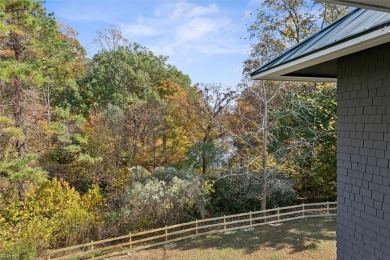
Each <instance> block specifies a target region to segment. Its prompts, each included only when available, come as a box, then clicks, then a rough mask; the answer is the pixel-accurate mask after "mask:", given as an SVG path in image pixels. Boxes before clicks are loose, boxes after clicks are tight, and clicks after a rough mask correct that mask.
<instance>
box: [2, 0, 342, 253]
mask: <svg viewBox="0 0 390 260" xmlns="http://www.w3.org/2000/svg"><path fill="white" fill-rule="evenodd" d="M311 8H313V7H312V6H310V4H309V1H304V0H299V1H297V0H265V1H259V10H258V14H257V19H256V22H255V23H254V24H252V25H251V26H250V27H249V28H248V33H249V35H250V37H251V41H253V42H255V44H253V45H252V49H251V56H250V57H248V60H246V61H244V69H243V80H242V82H241V83H240V84H238V85H237V86H234V87H232V88H231V89H228V88H227V87H226V86H221V85H219V84H192V83H191V79H190V78H189V76H188V75H186V74H185V73H183V72H181V71H180V70H179V69H178V68H176V67H175V66H173V65H171V64H169V60H168V57H166V56H161V55H156V54H155V53H153V52H152V51H150V50H149V49H148V48H147V47H144V46H141V45H139V44H137V43H135V42H130V41H128V40H127V39H125V38H124V37H123V36H122V34H121V32H120V31H118V30H116V29H113V28H109V29H107V30H104V31H101V32H99V33H98V34H97V36H96V41H95V43H96V44H97V46H98V47H99V51H98V52H97V53H96V54H95V55H94V56H93V57H92V58H88V57H87V56H86V52H85V50H84V48H83V46H81V45H80V43H79V42H78V40H77V33H76V32H75V31H74V30H73V29H72V28H69V27H67V26H66V25H63V24H60V23H58V22H56V20H55V18H54V15H52V14H47V13H46V11H45V9H44V4H43V3H42V1H33V0H0V17H1V22H0V253H4V254H12V255H15V254H18V255H19V256H20V257H21V258H22V259H29V258H34V257H35V256H36V255H37V254H39V252H42V251H43V250H45V249H48V248H57V247H64V246H69V245H73V244H77V243H83V242H88V241H91V240H98V239H103V238H107V237H112V236H117V235H121V234H127V233H128V232H130V231H132V230H143V229H148V228H155V227H160V226H165V225H171V224H175V223H180V222H184V221H190V220H194V219H201V218H204V217H211V216H219V215H224V214H232V213H240V212H246V211H250V210H252V211H254V210H258V209H260V208H263V209H264V208H265V207H268V208H272V207H276V206H287V205H292V204H295V203H298V202H299V203H300V202H302V201H303V202H306V201H308V202H311V201H326V200H334V199H335V196H336V131H335V127H336V91H335V86H334V85H329V84H323V83H304V84H301V83H299V84H298V83H293V82H253V81H251V80H249V78H248V73H249V72H250V71H252V70H253V69H254V68H256V67H257V66H259V65H261V64H263V63H264V62H266V61H268V60H270V59H271V58H274V57H275V56H277V55H278V54H280V53H281V52H282V51H284V50H286V49H288V48H289V47H291V46H292V45H294V44H296V43H298V42H300V41H301V40H302V39H304V38H305V37H307V36H308V35H310V34H312V33H314V32H315V31H316V30H318V29H319V28H320V27H322V26H325V25H326V24H329V23H330V22H332V21H334V20H335V19H336V18H337V17H339V16H340V15H343V14H345V12H346V11H347V10H345V9H344V8H342V7H337V6H333V5H329V4H323V5H319V4H318V5H316V8H317V9H318V10H319V11H318V12H316V14H312V13H311V12H310V10H311ZM232 84H236V83H232Z"/></svg>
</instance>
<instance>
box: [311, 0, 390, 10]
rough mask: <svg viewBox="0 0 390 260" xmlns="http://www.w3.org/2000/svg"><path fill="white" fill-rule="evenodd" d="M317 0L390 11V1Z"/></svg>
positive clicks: (316, 0) (317, 0)
mask: <svg viewBox="0 0 390 260" xmlns="http://www.w3.org/2000/svg"><path fill="white" fill-rule="evenodd" d="M314 1H315V2H317V3H318V2H325V3H330V4H336V5H346V6H354V7H358V8H362V9H371V10H376V11H382V12H390V2H383V3H382V4H373V3H372V2H371V1H370V0H368V1H367V0H314Z"/></svg>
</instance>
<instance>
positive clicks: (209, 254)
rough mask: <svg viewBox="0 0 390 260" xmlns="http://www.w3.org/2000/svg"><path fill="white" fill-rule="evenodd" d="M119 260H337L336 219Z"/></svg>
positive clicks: (207, 239)
mask: <svg viewBox="0 0 390 260" xmlns="http://www.w3.org/2000/svg"><path fill="white" fill-rule="evenodd" d="M120 259H137V260H141V259H207V260H208V259H271V260H277V259H311V260H317V259H336V221H335V218H311V219H305V220H298V221H292V222H285V223H283V224H280V225H275V226H270V225H267V226H262V227H258V228H255V229H252V230H238V231H231V232H227V233H225V234H224V233H220V234H214V235H209V236H200V237H197V238H194V239H189V240H186V241H181V242H178V243H174V244H168V245H166V246H165V247H162V248H152V249H148V250H143V251H139V252H136V253H134V254H132V255H128V256H126V257H121V258H120Z"/></svg>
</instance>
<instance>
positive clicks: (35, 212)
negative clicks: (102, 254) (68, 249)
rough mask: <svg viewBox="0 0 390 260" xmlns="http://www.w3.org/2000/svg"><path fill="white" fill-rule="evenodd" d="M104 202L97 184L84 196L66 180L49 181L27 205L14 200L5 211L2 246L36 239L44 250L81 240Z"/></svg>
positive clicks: (29, 195)
mask: <svg viewBox="0 0 390 260" xmlns="http://www.w3.org/2000/svg"><path fill="white" fill-rule="evenodd" d="M102 203H103V200H102V196H101V195H100V191H99V188H98V187H97V186H96V185H94V186H93V187H92V189H91V190H89V191H88V192H87V193H86V194H85V195H84V196H81V195H80V194H79V193H78V192H77V191H76V190H75V189H74V188H71V187H70V186H69V184H68V183H66V182H64V181H62V180H57V179H53V180H51V181H46V182H45V183H44V184H43V185H41V186H40V187H39V188H37V189H36V190H32V191H30V192H28V193H27V194H26V199H25V201H24V202H20V201H18V200H17V199H16V198H14V199H10V201H9V203H8V204H7V206H5V207H4V208H2V212H1V214H2V215H0V230H1V232H0V247H2V246H6V245H7V244H10V243H13V242H16V241H18V240H20V239H21V238H33V239H34V240H36V241H37V242H38V244H39V247H40V248H48V247H58V246H64V245H68V244H69V243H75V242H77V241H81V238H82V237H83V236H85V235H86V234H87V233H88V232H89V230H90V229H91V227H92V225H93V224H94V220H95V216H96V215H97V214H98V212H97V211H98V208H99V207H100V206H101V205H102ZM96 219H97V218H96Z"/></svg>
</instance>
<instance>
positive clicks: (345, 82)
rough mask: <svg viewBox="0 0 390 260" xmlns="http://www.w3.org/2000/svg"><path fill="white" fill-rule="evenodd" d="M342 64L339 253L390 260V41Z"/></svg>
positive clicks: (340, 61)
mask: <svg viewBox="0 0 390 260" xmlns="http://www.w3.org/2000/svg"><path fill="white" fill-rule="evenodd" d="M337 67H338V69H337V70H338V71H337V75H338V85H337V88H338V90H337V93H338V94H337V99H338V100H337V101H338V111H337V114H338V115H337V116H338V119H337V124H338V152H337V169H338V198H337V201H338V216H337V256H338V259H390V231H389V230H390V187H389V185H390V173H389V160H390V43H387V44H384V45H380V46H377V47H374V48H371V49H367V50H365V51H362V52H359V53H355V54H352V55H349V56H346V57H343V58H340V59H338V61H337Z"/></svg>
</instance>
